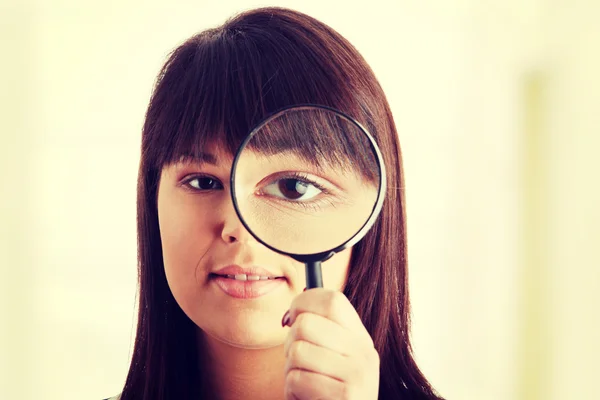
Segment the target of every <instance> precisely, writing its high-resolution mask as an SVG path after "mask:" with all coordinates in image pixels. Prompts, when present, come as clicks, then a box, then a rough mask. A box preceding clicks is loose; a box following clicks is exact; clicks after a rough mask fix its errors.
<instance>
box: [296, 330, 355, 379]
mask: <svg viewBox="0 0 600 400" xmlns="http://www.w3.org/2000/svg"><path fill="white" fill-rule="evenodd" d="M286 360H287V362H286V364H285V369H284V372H285V374H287V373H288V372H289V371H290V370H292V369H301V370H304V371H311V372H315V373H317V374H321V375H326V376H329V377H330V378H333V379H337V380H340V381H346V380H347V379H348V378H349V377H350V372H351V371H352V369H353V368H352V367H353V363H352V361H353V360H352V359H350V358H349V357H345V356H342V355H341V354H339V353H336V352H334V351H332V350H329V349H327V348H324V347H320V346H316V345H314V344H312V343H310V342H306V341H304V340H297V341H295V342H293V343H292V344H291V345H290V347H289V351H288V356H287V358H286ZM354 369H356V368H354Z"/></svg>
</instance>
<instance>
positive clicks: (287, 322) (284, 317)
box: [281, 310, 290, 326]
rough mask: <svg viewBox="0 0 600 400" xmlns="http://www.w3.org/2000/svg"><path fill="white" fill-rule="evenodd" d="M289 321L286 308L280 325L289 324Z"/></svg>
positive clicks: (288, 313) (288, 311)
mask: <svg viewBox="0 0 600 400" xmlns="http://www.w3.org/2000/svg"><path fill="white" fill-rule="evenodd" d="M289 323H290V310H287V311H286V312H285V314H283V319H282V320H281V326H286V325H288V326H289Z"/></svg>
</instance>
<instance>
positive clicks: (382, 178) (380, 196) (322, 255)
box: [229, 103, 386, 262]
mask: <svg viewBox="0 0 600 400" xmlns="http://www.w3.org/2000/svg"><path fill="white" fill-rule="evenodd" d="M314 108H317V109H322V110H327V111H331V112H333V113H336V114H338V115H340V116H342V117H344V118H345V119H347V120H348V121H350V122H351V123H352V124H354V125H355V126H356V127H357V128H358V129H360V130H361V131H362V132H363V133H364V134H365V136H367V138H368V139H369V144H370V146H371V150H372V151H373V152H374V153H375V155H376V156H377V164H378V166H379V192H378V193H377V200H376V201H375V205H374V206H373V209H372V210H371V215H370V216H369V218H368V219H367V220H366V221H365V223H364V224H363V226H362V227H361V228H360V229H359V230H358V231H357V232H356V233H355V234H354V235H353V236H352V237H350V238H349V239H348V240H346V241H345V242H344V243H342V244H340V245H339V246H337V247H334V248H332V249H330V250H326V251H320V252H318V253H312V254H310V253H309V254H296V253H288V252H286V251H283V250H280V249H278V248H275V247H273V246H271V245H270V244H269V243H266V242H265V241H263V240H262V239H261V238H260V237H258V236H257V235H256V234H255V233H254V232H253V231H252V229H251V228H250V227H249V226H248V224H247V223H246V221H245V220H244V217H243V216H242V214H241V212H240V210H239V207H238V202H237V197H236V193H235V177H236V170H237V164H238V161H239V158H240V155H241V154H242V151H243V150H244V149H245V148H246V145H247V144H248V142H249V141H250V140H251V139H252V138H253V137H254V135H255V134H256V133H257V132H258V131H259V130H260V129H261V128H262V127H263V126H265V125H266V124H267V123H269V122H270V121H271V120H273V119H275V118H277V117H279V115H281V114H283V113H284V112H287V111H289V110H293V109H298V110H301V109H314ZM229 189H230V193H231V200H232V202H233V208H234V209H235V212H236V214H237V216H238V218H239V220H240V222H241V223H242V225H244V227H245V228H246V230H247V231H248V232H249V233H250V234H251V235H252V236H253V237H254V239H256V240H257V241H258V242H259V243H261V244H262V245H264V246H266V247H267V248H269V249H271V250H273V251H274V252H276V253H279V254H283V255H286V256H290V257H292V258H294V259H296V260H298V261H302V262H307V261H323V260H324V259H327V258H329V257H330V256H331V255H332V254H335V253H339V252H340V251H342V250H344V249H346V248H348V247H352V246H354V245H355V244H356V243H357V242H358V241H359V240H361V239H362V238H363V237H364V235H365V234H366V233H367V232H368V231H369V229H370V228H371V227H372V226H373V224H374V223H375V221H376V220H377V217H378V216H379V213H380V212H381V209H382V207H383V201H384V198H385V197H384V194H385V193H386V171H385V164H384V162H383V157H382V155H381V151H380V150H379V147H378V146H377V143H376V142H375V139H374V138H373V136H372V135H371V134H370V133H369V131H367V130H366V129H365V128H364V127H363V126H362V125H361V124H360V123H359V122H358V121H356V120H355V119H354V118H352V117H350V116H349V115H347V114H345V113H343V112H341V111H340V110H337V109H335V108H333V107H329V106H324V105H321V104H310V103H305V104H296V105H292V106H287V107H283V108H280V109H279V110H277V111H275V112H273V113H271V114H270V115H269V116H267V117H265V118H264V119H263V120H262V121H261V122H259V123H258V124H257V125H256V126H255V127H254V128H253V129H252V130H251V131H250V133H249V134H248V136H246V138H245V139H244V141H243V142H242V144H241V145H240V147H239V148H238V150H237V152H236V154H235V157H234V159H233V163H232V165H231V174H230V177H229Z"/></svg>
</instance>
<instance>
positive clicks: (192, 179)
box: [181, 174, 223, 193]
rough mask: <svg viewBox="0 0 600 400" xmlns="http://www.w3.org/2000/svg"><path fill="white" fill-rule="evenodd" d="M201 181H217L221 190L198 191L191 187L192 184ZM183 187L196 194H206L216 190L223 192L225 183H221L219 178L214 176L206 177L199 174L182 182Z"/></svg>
mask: <svg viewBox="0 0 600 400" xmlns="http://www.w3.org/2000/svg"><path fill="white" fill-rule="evenodd" d="M196 179H198V180H200V179H212V180H214V181H216V182H217V183H218V186H220V187H219V188H216V189H197V188H195V187H193V186H191V185H190V182H192V181H194V180H196ZM181 185H182V186H185V188H186V189H188V190H190V191H192V192H194V193H206V192H210V191H214V190H222V189H223V183H221V181H220V180H219V179H217V178H215V177H214V176H211V175H204V174H197V175H191V176H188V177H186V178H185V179H184V180H183V181H182V182H181Z"/></svg>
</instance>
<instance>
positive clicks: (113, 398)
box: [104, 394, 121, 400]
mask: <svg viewBox="0 0 600 400" xmlns="http://www.w3.org/2000/svg"><path fill="white" fill-rule="evenodd" d="M120 399H121V395H120V394H118V395H116V396H114V397H109V398H108V399H104V400H120Z"/></svg>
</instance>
